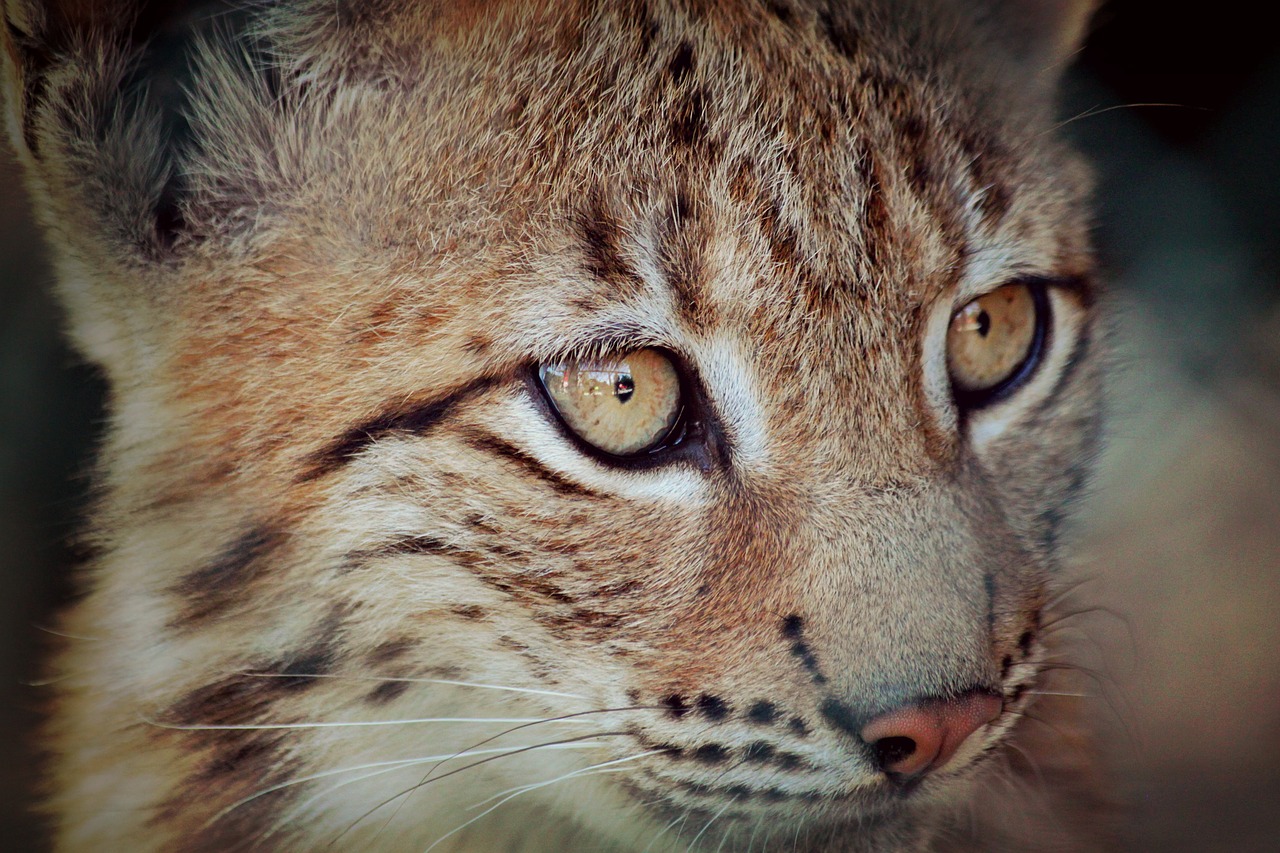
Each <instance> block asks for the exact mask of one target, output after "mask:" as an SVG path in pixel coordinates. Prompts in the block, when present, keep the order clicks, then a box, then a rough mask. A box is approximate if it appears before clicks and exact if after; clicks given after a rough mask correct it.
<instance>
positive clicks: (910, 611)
mask: <svg viewBox="0 0 1280 853" xmlns="http://www.w3.org/2000/svg"><path fill="white" fill-rule="evenodd" d="M830 523H831V524H832V528H833V529H835V530H839V531H840V535H838V536H833V537H831V538H830V540H829V541H830V547H828V548H826V549H823V551H822V552H821V554H820V555H819V559H817V560H815V564H814V565H813V566H812V572H811V573H810V574H809V576H808V577H806V578H803V579H802V581H803V583H804V584H805V588H804V589H803V590H801V591H800V594H801V596H802V598H803V599H804V601H805V610H806V611H807V613H808V622H809V624H810V626H811V630H810V637H811V639H812V641H813V643H814V645H815V648H816V649H817V650H818V653H819V654H820V656H821V657H822V658H823V659H824V661H825V665H826V671H827V673H828V677H829V679H830V681H831V688H832V690H833V693H834V694H835V695H837V696H845V697H851V698H850V700H849V701H850V703H851V704H853V706H854V708H855V709H856V711H857V712H858V713H859V715H864V714H865V715H872V714H876V713H882V712H884V711H885V710H888V709H890V708H893V707H896V706H898V705H901V704H902V703H905V702H910V701H914V700H917V699H921V698H926V697H941V696H950V695H956V694H959V693H962V692H964V691H967V690H972V689H974V688H978V687H989V686H990V685H991V684H992V683H993V681H994V679H995V676H996V672H995V663H994V661H993V655H992V608H993V599H992V596H993V590H994V588H995V583H994V580H993V578H994V574H995V573H996V572H997V571H998V568H999V566H1001V565H1005V564H1008V562H1009V560H1010V559H1011V558H1012V555H1011V554H1010V553H1008V551H1009V542H1008V539H1007V537H1005V536H1003V535H1000V533H999V532H998V531H997V532H994V535H984V534H986V533H987V531H984V530H980V529H975V528H976V527H977V525H978V524H986V523H987V521H985V520H976V519H974V518H973V517H972V513H971V512H970V511H967V510H966V509H965V507H964V506H963V505H962V504H961V503H960V501H959V500H958V499H957V498H956V496H955V495H954V494H953V493H952V492H951V491H950V490H948V489H947V488H945V487H943V486H936V485H935V486H931V487H922V488H918V489H911V490H902V491H899V492H895V493H886V494H882V495H879V496H877V497H875V498H874V499H871V500H863V501H860V502H859V505H858V506H857V507H856V508H855V509H853V510H852V511H851V512H850V513H849V514H847V515H845V516H844V517H841V518H838V519H837V518H832V519H830ZM991 523H996V522H995V521H994V520H991Z"/></svg>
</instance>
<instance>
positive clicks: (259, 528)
mask: <svg viewBox="0 0 1280 853" xmlns="http://www.w3.org/2000/svg"><path fill="white" fill-rule="evenodd" d="M4 9H5V23H6V27H5V33H4V38H5V47H6V50H5V62H6V69H7V71H6V78H5V79H6V103H7V108H8V119H9V127H10V130H11V135H12V138H13V141H14V144H15V146H16V148H17V150H18V152H19V155H20V156H21V157H22V159H23V161H24V163H25V166H26V169H27V174H28V178H29V181H30V184H31V186H32V188H33V190H34V192H35V194H36V195H37V197H38V201H39V204H40V215H41V218H42V220H43V221H44V223H45V225H46V227H47V229H48V231H49V234H50V239H51V240H52V242H53V246H54V255H55V259H56V262H57V265H58V267H59V272H60V289H59V292H60V295H61V298H62V300H63V302H64V304H65V307H66V311H67V315H68V318H69V323H68V325H69V332H70V334H71V337H72V338H73V340H74V342H75V343H76V345H77V346H78V347H79V349H80V351H81V352H82V353H83V354H84V355H85V356H86V357H87V358H89V359H90V360H92V361H93V362H95V363H97V364H99V365H101V367H102V369H103V370H104V372H105V374H106V376H107V377H108V379H109V381H110V384H111V400H110V411H109V427H108V429H107V432H106V436H105V439H104V442H103V446H102V448H101V453H100V470H99V477H98V493H97V504H96V509H95V510H94V512H93V516H92V521H91V526H90V530H89V533H88V534H87V538H88V540H89V541H90V543H91V544H92V546H93V548H94V550H95V556H94V558H93V560H92V563H91V565H90V566H89V568H88V570H87V571H86V572H85V573H84V575H83V577H82V579H81V581H82V587H83V591H84V595H83V597H82V598H81V599H80V600H79V601H77V602H76V603H75V604H74V606H72V607H71V609H70V610H69V612H67V614H66V615H65V619H64V621H63V629H64V631H65V633H66V634H67V635H69V636H72V637H77V638H81V639H77V640H71V641H68V643H67V645H66V648H65V649H63V650H62V651H61V652H60V654H59V655H58V656H57V659H56V661H55V662H54V665H53V668H54V676H55V681H54V687H53V688H52V691H53V692H52V698H51V701H50V720H49V723H48V726H47V728H46V730H45V737H46V741H45V742H46V744H47V747H48V750H49V753H50V761H49V772H48V774H47V781H46V786H47V811H48V814H49V816H50V817H51V820H52V824H53V827H54V833H55V845H56V847H57V848H58V849H59V850H131V851H150V850H241V849H244V850H248V849H254V850H334V849H343V850H396V851H399V850H408V851H426V850H473V851H474V850H480V851H496V850H503V851H505V850H571V849H573V850H578V849H581V850H619V851H624V850H625V851H658V850H685V849H695V850H698V849H706V850H753V849H754V850H773V849H792V850H808V851H858V850H876V851H886V850H919V849H935V848H937V849H941V848H943V847H948V846H952V847H962V848H971V849H1030V848H1034V847H1042V848H1046V849H1062V848H1063V847H1071V846H1075V847H1077V848H1082V849H1098V848H1099V847H1100V846H1102V845H1103V844H1104V843H1105V833H1104V832H1103V831H1102V830H1101V829H1100V828H1099V827H1097V826H1096V825H1095V820H1094V819H1095V818H1096V817H1097V812H1096V811H1091V809H1093V808H1094V806H1093V805H1092V802H1093V800H1092V798H1093V797H1094V795H1095V794H1097V793H1098V789H1096V788H1095V782H1094V781H1093V777H1092V776H1091V775H1090V767H1091V759H1090V757H1089V756H1090V752H1089V749H1088V746H1087V743H1086V741H1085V739H1084V736H1083V734H1082V732H1083V731H1084V729H1083V727H1082V726H1081V725H1080V724H1079V722H1078V721H1077V720H1076V719H1075V718H1074V705H1073V704H1072V703H1071V702H1070V700H1067V701H1061V697H1059V700H1060V701H1059V704H1058V706H1056V707H1055V705H1054V704H1053V703H1054V701H1055V697H1052V696H1048V695H1044V694H1046V693H1049V692H1051V691H1048V690H1046V689H1045V678H1046V675H1045V670H1047V669H1051V668H1052V667H1053V666H1054V664H1053V660H1054V657H1053V652H1052V649H1051V647H1050V646H1051V643H1050V641H1051V640H1052V633H1053V632H1052V630H1051V629H1052V626H1053V625H1054V622H1055V618H1056V617H1055V615H1054V611H1053V605H1054V603H1055V602H1056V600H1057V598H1056V593H1055V583H1056V581H1057V579H1058V576H1059V566H1060V563H1061V555H1060V551H1061V547H1060V545H1059V530H1060V527H1061V525H1062V523H1063V521H1064V519H1065V518H1066V517H1067V515H1068V511H1069V509H1070V507H1071V505H1072V503H1073V501H1074V499H1075V497H1076V496H1077V494H1078V493H1079V492H1080V490H1081V489H1082V487H1083V484H1084V483H1085V482H1086V479H1087V476H1088V471H1089V466H1090V460H1091V458H1092V456H1093V454H1094V451H1095V448H1096V446H1097V442H1098V433H1099V402H1098V400H1099V385H1100V381H1101V373H1102V367H1101V354H1100V349H1101V347H1100V344H1099V343H1098V341H1099V333H1098V324H1099V318H1098V313H1099V312H1098V309H1097V304H1098V303H1097V295H1098V290H1097V287H1098V286H1097V283H1096V282H1095V276H1094V264H1093V261H1092V259H1091V254H1090V248H1089V235H1088V229H1089V213H1088V195H1089V188H1090V178H1089V173H1088V170H1087V169H1086V167H1085V166H1084V165H1083V164H1082V162H1081V160H1080V158H1079V157H1078V156H1077V155H1076V154H1075V153H1073V152H1072V151H1071V150H1070V149H1069V148H1068V147H1067V146H1066V145H1065V144H1064V143H1063V142H1062V141H1061V140H1059V139H1058V138H1057V137H1056V136H1055V134H1054V133H1053V93H1054V85H1055V79H1056V77H1057V74H1058V71H1059V69H1060V68H1061V66H1062V65H1063V64H1064V62H1065V61H1066V59H1067V57H1068V56H1069V54H1070V52H1071V51H1072V50H1073V49H1074V47H1075V45H1076V44H1077V42H1078V41H1079V38H1080V36H1081V32H1082V30H1083V29H1084V26H1085V23H1086V21H1087V17H1088V11H1089V9H1088V4H1087V3H1078V2H1068V0H1038V1H1037V0H980V2H979V0H975V2H960V0H955V2H945V0H937V2H924V1H923V0H920V2H915V0H913V2H901V0H857V2H855V0H847V2H831V3H820V2H811V0H773V2H745V0H744V2H713V1H712V0H701V1H700V0H682V2H676V0H672V2H666V0H629V2H612V3H610V2H580V3H570V2H543V3H530V2H502V3H497V2H495V3H478V2H443V3H429V2H409V0H371V2H358V1H357V0H336V2H335V0H325V2H318V0H315V1H314V2H312V0H285V2H279V3H262V2H254V3H240V4H237V3H218V4H171V3H170V4H162V3H151V4H135V3H125V2H116V3H109V2H104V3H96V4H95V3H85V2H71V0H64V2H54V3H35V2H28V0H8V2H6V3H5V6H4ZM1082 816H1083V819H1082Z"/></svg>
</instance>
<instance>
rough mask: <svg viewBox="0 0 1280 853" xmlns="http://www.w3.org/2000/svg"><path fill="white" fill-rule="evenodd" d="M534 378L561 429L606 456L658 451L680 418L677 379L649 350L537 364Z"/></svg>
mask: <svg viewBox="0 0 1280 853" xmlns="http://www.w3.org/2000/svg"><path fill="white" fill-rule="evenodd" d="M538 379H539V380H540V381H541V382H542V387H543V388H544V389H545V390H546V392H547V397H548V399H550V401H551V404H552V406H554V407H555V410H556V412H557V413H558V414H559V415H560V418H561V419H562V420H563V421H564V423H565V425H566V426H567V427H568V428H569V429H570V430H572V431H573V433H574V434H575V435H577V436H578V437H579V438H580V439H582V440H583V441H584V442H586V443H587V444H589V445H591V446H592V447H594V448H596V449H598V450H601V451H603V452H605V453H608V454H610V455H612V456H622V457H626V456H635V455H637V454H641V453H646V452H650V451H653V450H656V449H659V448H660V447H662V446H663V444H664V442H665V441H666V440H667V439H669V437H670V436H671V435H672V434H673V432H674V431H675V428H676V426H677V424H678V422H679V420H680V411H681V400H680V377H679V374H678V373H677V372H676V368H675V365H674V364H672V363H671V359H670V358H668V357H667V356H665V355H663V354H662V353H661V352H659V351H658V350H655V349H640V350H634V351H632V352H629V353H626V354H625V355H622V356H618V357H613V358H602V359H588V360H583V361H565V362H555V363H551V364H543V365H540V366H539V367H538Z"/></svg>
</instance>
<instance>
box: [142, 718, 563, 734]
mask: <svg viewBox="0 0 1280 853" xmlns="http://www.w3.org/2000/svg"><path fill="white" fill-rule="evenodd" d="M139 719H140V720H142V722H144V723H146V724H147V725H149V726H155V727H156V728H160V729H170V730H173V731H182V732H228V731H272V730H275V729H337V728H360V727H366V726H407V725H415V724H418V723H520V724H521V726H524V725H535V724H540V723H566V724H573V723H578V722H581V721H579V720H562V719H550V720H545V719H541V718H538V717H414V718H410V719H404V720H344V721H341V722H323V723H244V724H242V725H208V724H202V723H195V724H178V723H162V722H160V721H159V720H151V719H148V718H146V717H140V718H139ZM521 726H517V727H516V728H520V727H521ZM507 731H515V729H508V730H507ZM494 737H501V735H494Z"/></svg>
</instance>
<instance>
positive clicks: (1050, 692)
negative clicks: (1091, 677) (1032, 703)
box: [1023, 690, 1098, 699]
mask: <svg viewBox="0 0 1280 853" xmlns="http://www.w3.org/2000/svg"><path fill="white" fill-rule="evenodd" d="M1023 692H1025V693H1026V694H1027V695H1028V696H1074V697H1076V698H1077V699H1097V698H1098V697H1097V694H1094V693H1071V692H1069V691H1066V690H1026V691H1023Z"/></svg>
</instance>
